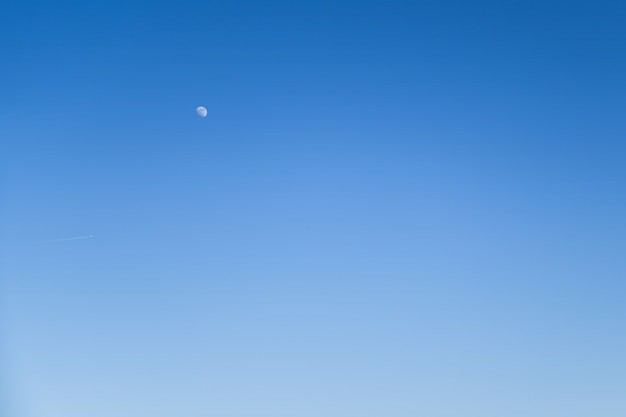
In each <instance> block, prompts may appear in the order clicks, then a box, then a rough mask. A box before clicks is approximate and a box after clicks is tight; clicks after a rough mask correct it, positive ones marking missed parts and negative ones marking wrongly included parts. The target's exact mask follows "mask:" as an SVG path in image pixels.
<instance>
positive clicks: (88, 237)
mask: <svg viewBox="0 0 626 417" xmlns="http://www.w3.org/2000/svg"><path fill="white" fill-rule="evenodd" d="M92 237H93V235H87V236H76V237H66V238H63V239H54V240H49V241H48V243H56V242H67V241H69V240H83V239H91V238H92Z"/></svg>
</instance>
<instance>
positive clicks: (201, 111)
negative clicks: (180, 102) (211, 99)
mask: <svg viewBox="0 0 626 417" xmlns="http://www.w3.org/2000/svg"><path fill="white" fill-rule="evenodd" d="M196 113H198V116H200V117H206V115H207V113H208V112H207V110H206V107H204V106H198V107H197V108H196Z"/></svg>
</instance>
